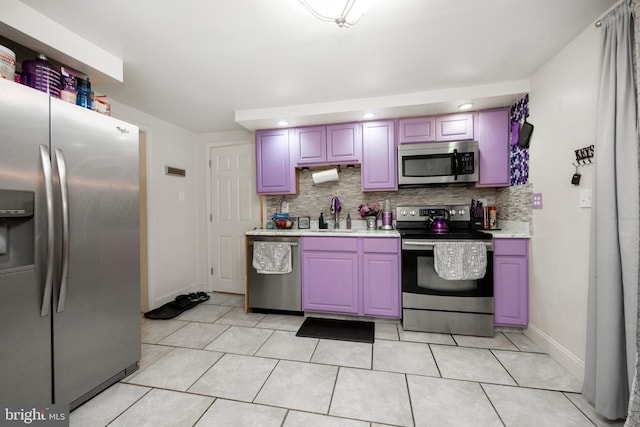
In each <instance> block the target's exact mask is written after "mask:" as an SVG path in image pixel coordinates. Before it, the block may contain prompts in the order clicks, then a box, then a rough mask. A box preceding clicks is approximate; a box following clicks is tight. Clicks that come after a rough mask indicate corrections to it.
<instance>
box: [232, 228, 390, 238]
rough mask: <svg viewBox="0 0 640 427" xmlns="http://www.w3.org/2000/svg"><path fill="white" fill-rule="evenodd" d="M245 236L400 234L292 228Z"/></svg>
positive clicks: (386, 231) (376, 231)
mask: <svg viewBox="0 0 640 427" xmlns="http://www.w3.org/2000/svg"><path fill="white" fill-rule="evenodd" d="M244 234H245V236H282V237H287V236H289V237H301V236H331V237H395V238H399V237H400V233H399V232H398V231H396V230H367V229H364V230H359V229H349V230H347V229H338V230H334V229H331V228H329V229H326V230H318V229H302V228H292V229H290V230H286V229H264V228H261V229H256V230H250V231H246V232H245V233H244Z"/></svg>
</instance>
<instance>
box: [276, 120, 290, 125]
mask: <svg viewBox="0 0 640 427" xmlns="http://www.w3.org/2000/svg"><path fill="white" fill-rule="evenodd" d="M278 126H289V122H288V121H286V120H280V121H279V122H278Z"/></svg>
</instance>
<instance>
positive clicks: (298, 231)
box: [244, 220, 531, 239]
mask: <svg viewBox="0 0 640 427" xmlns="http://www.w3.org/2000/svg"><path fill="white" fill-rule="evenodd" d="M498 226H499V227H500V230H482V231H483V232H485V233H488V234H491V235H492V236H493V237H494V238H495V239H529V238H531V231H530V228H529V223H528V222H522V221H506V220H503V221H500V223H499V224H498ZM244 234H245V235H246V236H283V237H287V236H289V237H301V236H331V237H395V238H399V237H400V233H399V232H398V231H397V230H367V229H360V228H358V229H349V230H347V229H343V228H341V229H338V230H335V229H333V228H329V229H326V230H319V229H313V228H311V229H302V228H292V229H289V230H286V229H281V228H275V229H265V228H261V229H256V230H250V231H246V232H245V233H244Z"/></svg>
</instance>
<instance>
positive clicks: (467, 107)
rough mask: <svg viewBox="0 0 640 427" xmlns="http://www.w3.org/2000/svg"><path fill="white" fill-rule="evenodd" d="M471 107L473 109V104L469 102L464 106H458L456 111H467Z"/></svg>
mask: <svg viewBox="0 0 640 427" xmlns="http://www.w3.org/2000/svg"><path fill="white" fill-rule="evenodd" d="M471 107H473V104H472V103H470V102H468V103H466V104H461V105H458V109H459V110H468V109H469V108H471Z"/></svg>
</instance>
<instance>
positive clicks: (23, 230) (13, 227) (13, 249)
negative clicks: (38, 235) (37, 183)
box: [0, 189, 35, 270]
mask: <svg viewBox="0 0 640 427" xmlns="http://www.w3.org/2000/svg"><path fill="white" fill-rule="evenodd" d="M34 196H35V195H34V193H33V191H18V190H2V189H0V270H4V269H7V268H14V267H23V266H28V265H32V264H33V263H34V258H35V253H34V228H35V221H34V217H33V207H34Z"/></svg>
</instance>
